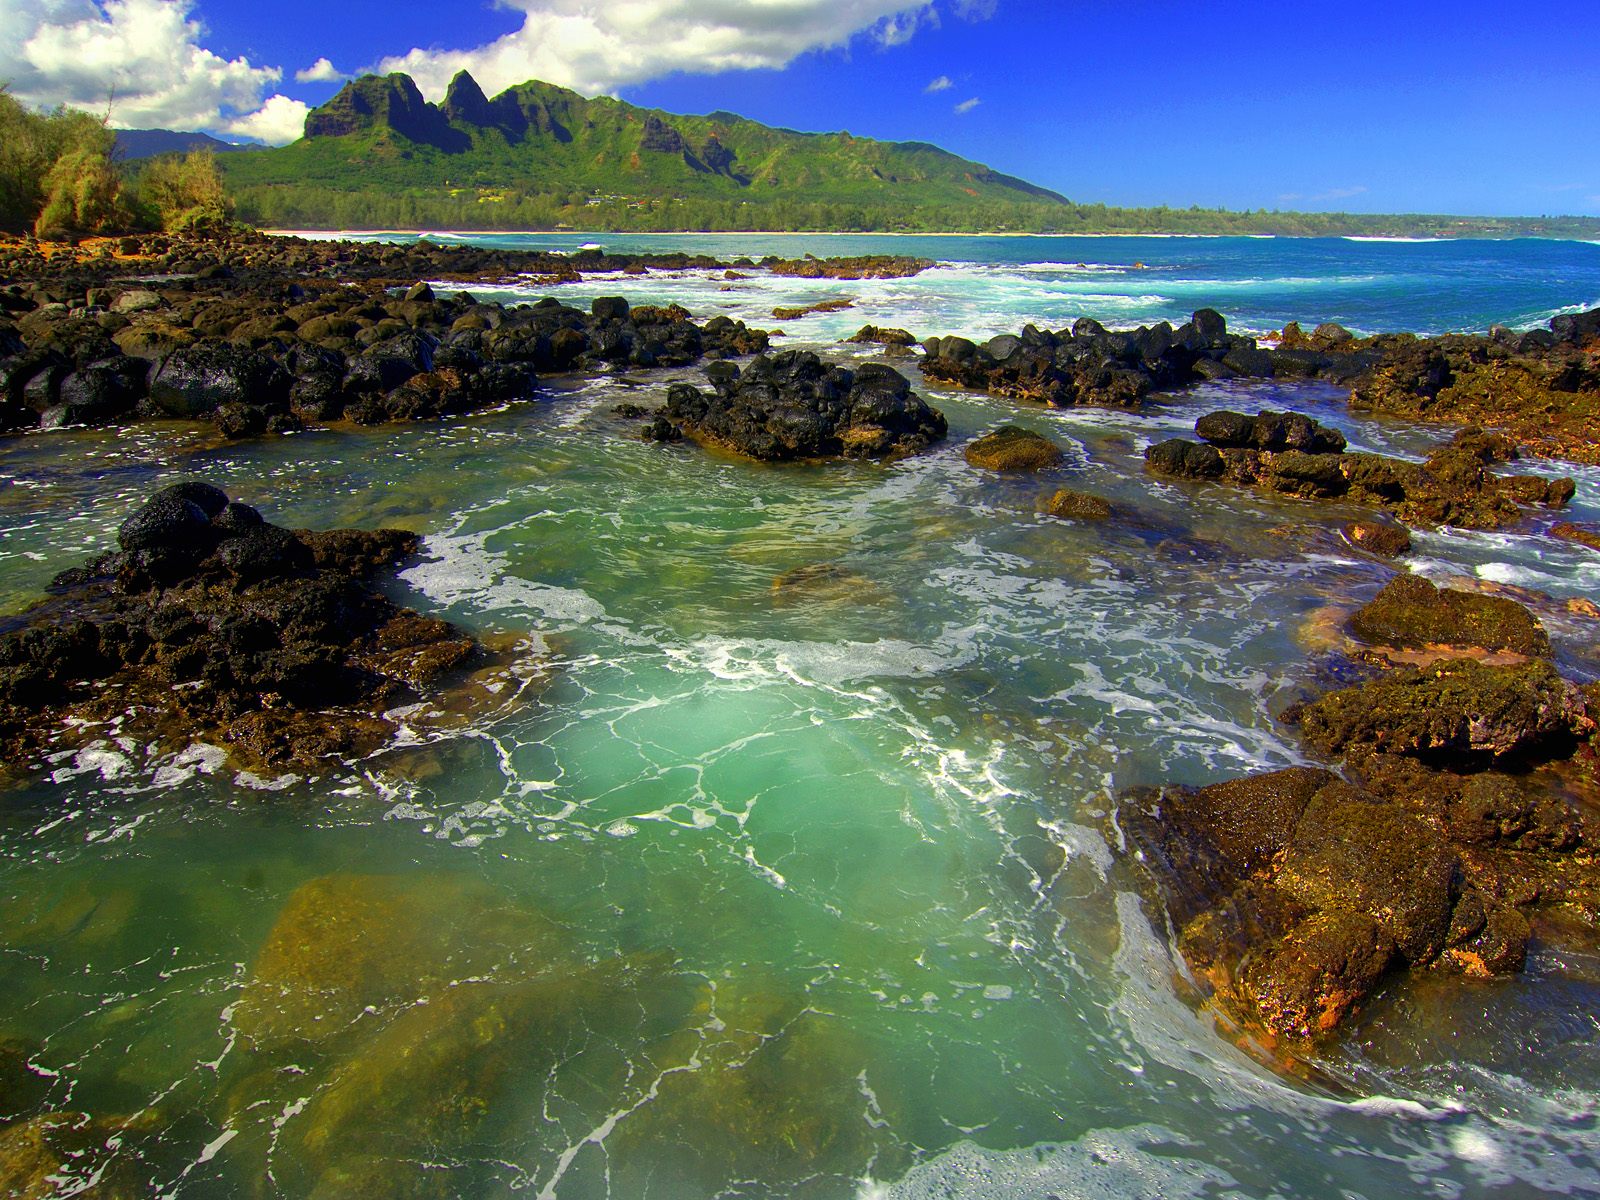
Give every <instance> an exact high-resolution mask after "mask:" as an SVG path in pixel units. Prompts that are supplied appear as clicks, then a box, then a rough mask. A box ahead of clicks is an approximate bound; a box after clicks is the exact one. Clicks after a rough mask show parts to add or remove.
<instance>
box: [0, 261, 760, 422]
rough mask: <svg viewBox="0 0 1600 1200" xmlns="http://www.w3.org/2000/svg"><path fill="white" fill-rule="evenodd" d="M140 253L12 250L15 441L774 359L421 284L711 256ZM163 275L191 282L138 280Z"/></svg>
mask: <svg viewBox="0 0 1600 1200" xmlns="http://www.w3.org/2000/svg"><path fill="white" fill-rule="evenodd" d="M133 242H134V247H133V248H134V249H135V250H136V251H138V252H139V253H137V254H135V255H134V256H133V257H131V258H126V257H125V258H112V257H106V258H93V259H84V260H75V259H72V258H71V256H70V254H69V255H66V256H65V257H63V256H62V255H57V256H56V257H54V258H52V259H51V260H49V262H48V263H46V262H45V261H44V260H43V259H38V260H34V259H32V258H30V257H28V254H27V253H26V252H13V253H11V254H9V255H8V254H6V253H4V248H3V247H0V280H3V281H4V282H9V283H10V287H9V289H8V290H6V291H5V292H4V293H3V294H4V295H5V297H6V299H7V304H6V306H5V307H6V309H7V312H8V316H7V320H6V321H4V322H0V432H11V433H16V432H24V431H27V430H31V429H38V428H45V429H53V428H60V427H64V426H71V425H99V426H105V425H122V424H126V423H128V422H131V421H137V420H141V419H161V418H176V419H181V420H203V421H211V422H214V423H215V424H216V425H217V427H218V428H219V430H221V432H222V433H223V434H225V435H226V436H228V437H233V438H249V437H259V436H262V435H264V434H269V433H290V432H295V431H297V430H300V429H302V428H305V427H306V426H307V425H313V424H321V423H327V422H331V421H338V420H350V421H353V422H355V423H357V424H363V425H374V424H379V423H383V422H388V421H419V420H439V419H442V418H448V417H454V416H458V415H461V414H464V413H468V412H473V411H476V410H480V409H484V408H489V407H494V406H497V405H501V404H504V403H507V402H509V401H513V400H524V399H529V398H532V397H534V396H535V395H536V393H537V390H538V380H539V378H540V377H542V376H555V375H565V374H570V373H574V372H595V371H604V370H614V369H628V370H648V369H651V368H656V367H681V366H686V365H689V364H692V363H695V362H699V361H701V360H702V359H706V358H712V359H717V358H728V357H740V356H745V355H749V354H754V353H757V352H760V351H762V350H765V349H766V347H767V339H766V335H765V334H764V333H762V332H760V331H758V330H752V329H748V328H747V327H745V326H744V325H743V324H741V323H738V322H735V321H732V320H730V319H728V318H727V317H715V318H713V319H711V320H709V321H706V322H704V323H696V322H694V321H692V320H691V319H690V316H689V313H688V312H687V311H686V310H684V309H682V308H680V307H678V306H676V305H673V306H669V307H666V308H660V307H652V306H640V307H632V306H630V305H629V304H628V302H627V301H626V300H622V299H620V298H602V299H600V300H598V301H596V302H595V303H594V304H593V305H591V307H590V308H589V310H588V311H584V310H581V309H577V308H572V307H568V306H566V305H563V304H561V303H560V302H559V301H557V300H554V299H546V300H544V301H541V302H539V303H537V304H529V305H515V306H506V305H502V304H498V303H482V304H480V303H477V302H476V301H474V299H473V298H472V297H471V296H470V295H468V294H467V293H465V292H460V293H457V294H454V295H450V294H442V293H444V289H443V288H440V289H438V290H437V291H436V290H435V289H434V288H433V287H431V286H429V285H428V284H427V283H425V282H424V283H418V282H417V281H418V280H419V279H423V280H426V279H435V280H441V281H443V280H451V281H457V282H464V283H496V282H515V283H527V282H528V281H529V280H530V278H531V279H543V280H546V281H548V282H550V283H553V284H557V283H563V282H575V281H578V280H579V279H581V278H582V271H584V270H594V271H613V270H621V269H625V268H629V267H636V268H638V269H639V270H641V271H642V270H646V269H648V268H647V266H646V264H648V265H649V266H659V267H670V268H677V269H682V268H688V267H700V268H709V267H714V266H716V265H718V264H716V263H715V262H714V261H713V260H711V259H703V258H696V257H690V256H684V255H664V256H630V257H626V258H613V257H608V256H605V255H594V254H580V255H574V256H570V257H566V256H555V255H548V254H539V253H518V252H510V251H504V252H502V251H483V250H476V249H472V248H468V247H450V248H445V247H435V248H428V247H422V246H406V247H402V246H387V247H386V246H375V245H352V244H348V243H312V242H302V241H299V240H297V239H283V238H260V237H241V238H240V239H237V240H235V241H231V242H217V243H183V242H177V241H174V240H173V239H168V238H146V239H133ZM222 264H229V265H228V267H227V269H226V270H220V269H219V270H212V269H211V268H220V267H221V266H222ZM119 268H120V270H121V271H122V272H123V275H122V276H121V277H119V276H118V275H117V274H116V273H115V272H116V271H117V270H118V269H119ZM160 268H192V270H187V271H183V272H182V273H181V274H174V275H166V276H161V277H155V276H145V277H141V276H139V275H138V274H137V272H139V271H141V270H142V271H149V270H152V269H160ZM19 280H34V281H35V282H31V283H23V282H18V281H19ZM108 298H109V301H110V302H109V305H108V304H106V303H104V301H106V300H107V299H108ZM91 300H92V301H95V302H94V303H91Z"/></svg>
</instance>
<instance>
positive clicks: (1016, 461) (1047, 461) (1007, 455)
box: [965, 425, 1063, 471]
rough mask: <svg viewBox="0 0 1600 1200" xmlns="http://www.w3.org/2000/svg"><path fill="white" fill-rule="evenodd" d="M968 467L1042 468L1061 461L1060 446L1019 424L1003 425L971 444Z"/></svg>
mask: <svg viewBox="0 0 1600 1200" xmlns="http://www.w3.org/2000/svg"><path fill="white" fill-rule="evenodd" d="M965 457H966V460H967V464H968V465H969V466H974V467H981V468H982V469H984V470H986V471H1042V470H1044V469H1046V468H1047V467H1053V466H1056V465H1057V464H1059V463H1060V462H1061V459H1062V457H1063V456H1062V453H1061V447H1060V446H1058V445H1056V444H1055V443H1054V442H1052V441H1051V440H1050V439H1049V438H1047V437H1045V436H1044V435H1043V434H1038V433H1035V432H1033V430H1031V429H1023V428H1021V427H1020V426H1017V425H1002V426H1001V427H1000V428H999V429H996V430H994V431H993V432H992V433H987V434H985V435H984V436H983V437H981V438H979V439H978V440H977V441H975V442H973V443H972V444H971V445H969V446H968V447H967V449H966V451H965Z"/></svg>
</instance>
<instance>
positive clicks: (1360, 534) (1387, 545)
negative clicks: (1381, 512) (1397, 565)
mask: <svg viewBox="0 0 1600 1200" xmlns="http://www.w3.org/2000/svg"><path fill="white" fill-rule="evenodd" d="M1344 536H1345V537H1346V538H1347V539H1349V541H1350V544H1351V545H1352V546H1359V547H1360V548H1361V549H1363V550H1365V551H1367V552H1368V553H1370V554H1376V555H1377V556H1378V557H1379V558H1399V557H1400V556H1401V555H1403V554H1409V553H1411V532H1410V530H1408V529H1406V528H1405V527H1404V526H1403V525H1389V524H1385V523H1383V522H1380V521H1352V522H1351V523H1350V524H1348V525H1346V526H1345V527H1344Z"/></svg>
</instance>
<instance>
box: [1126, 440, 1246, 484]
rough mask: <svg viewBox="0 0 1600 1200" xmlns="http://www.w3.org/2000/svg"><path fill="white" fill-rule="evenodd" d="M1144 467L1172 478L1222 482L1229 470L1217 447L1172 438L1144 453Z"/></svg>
mask: <svg viewBox="0 0 1600 1200" xmlns="http://www.w3.org/2000/svg"><path fill="white" fill-rule="evenodd" d="M1144 461H1145V467H1146V469H1147V470H1149V471H1152V472H1153V473H1155V474H1157V475H1165V476H1168V477H1170V478H1173V479H1220V478H1222V475H1223V472H1224V471H1225V470H1226V469H1227V468H1226V464H1225V463H1224V462H1223V459H1222V455H1221V454H1220V453H1218V451H1217V449H1216V447H1215V446H1208V445H1206V444H1205V443H1203V442H1191V441H1187V440H1185V439H1183V438H1172V439H1170V440H1168V441H1165V442H1159V443H1157V444H1156V445H1154V446H1151V447H1150V448H1149V449H1148V450H1146V451H1145V452H1144Z"/></svg>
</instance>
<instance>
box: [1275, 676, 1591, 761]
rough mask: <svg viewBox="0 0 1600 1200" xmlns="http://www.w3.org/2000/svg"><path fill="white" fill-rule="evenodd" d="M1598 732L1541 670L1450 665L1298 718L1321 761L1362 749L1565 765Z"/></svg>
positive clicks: (1344, 697)
mask: <svg viewBox="0 0 1600 1200" xmlns="http://www.w3.org/2000/svg"><path fill="white" fill-rule="evenodd" d="M1594 729H1595V723H1594V720H1593V719H1592V718H1591V716H1590V713H1589V706H1588V701H1587V700H1586V698H1585V696H1584V694H1583V693H1582V692H1581V691H1580V690H1579V689H1578V688H1577V687H1576V686H1575V685H1573V684H1571V683H1569V682H1567V681H1566V680H1565V679H1562V678H1561V676H1560V675H1558V674H1557V673H1556V671H1555V668H1554V667H1552V666H1551V665H1550V664H1549V663H1545V662H1530V663H1524V664H1521V665H1518V666H1509V667H1507V666H1502V667H1491V666H1485V665H1483V664H1482V663H1478V662H1474V661H1472V660H1471V659H1454V660H1450V661H1447V662H1443V663H1439V664H1437V665H1435V666H1432V667H1428V668H1426V669H1423V670H1412V671H1399V672H1395V673H1393V674H1391V675H1388V676H1385V677H1383V678H1381V679H1377V680H1373V681H1372V682H1369V683H1364V684H1361V685H1359V686H1356V687H1351V688H1346V689H1344V690H1342V691H1337V692H1332V693H1330V694H1329V695H1326V696H1323V697H1322V698H1320V699H1319V700H1316V701H1314V702H1313V703H1311V704H1309V705H1307V706H1306V707H1305V708H1304V709H1303V710H1302V711H1301V713H1300V731H1301V735H1302V736H1303V737H1304V739H1305V741H1306V744H1307V745H1309V746H1311V747H1313V748H1314V749H1316V750H1318V751H1319V752H1321V753H1323V754H1327V755H1330V756H1333V757H1338V756H1340V755H1342V754H1345V753H1346V752H1348V751H1350V750H1352V749H1353V748H1355V747H1358V746H1364V747H1371V748H1372V749H1374V750H1377V751H1379V752H1381V753H1386V754H1409V755H1415V756H1419V757H1424V758H1427V759H1429V760H1433V761H1456V762H1461V763H1463V764H1464V765H1468V766H1472V765H1478V764H1481V762H1482V761H1483V760H1485V759H1490V760H1494V759H1505V758H1510V757H1513V756H1515V757H1518V758H1527V757H1535V756H1539V755H1544V756H1545V757H1550V756H1556V755H1559V756H1562V757H1564V756H1565V755H1566V754H1569V753H1570V752H1571V749H1572V745H1573V742H1574V739H1575V738H1579V737H1588V736H1589V735H1590V734H1592V733H1593V732H1594Z"/></svg>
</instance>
